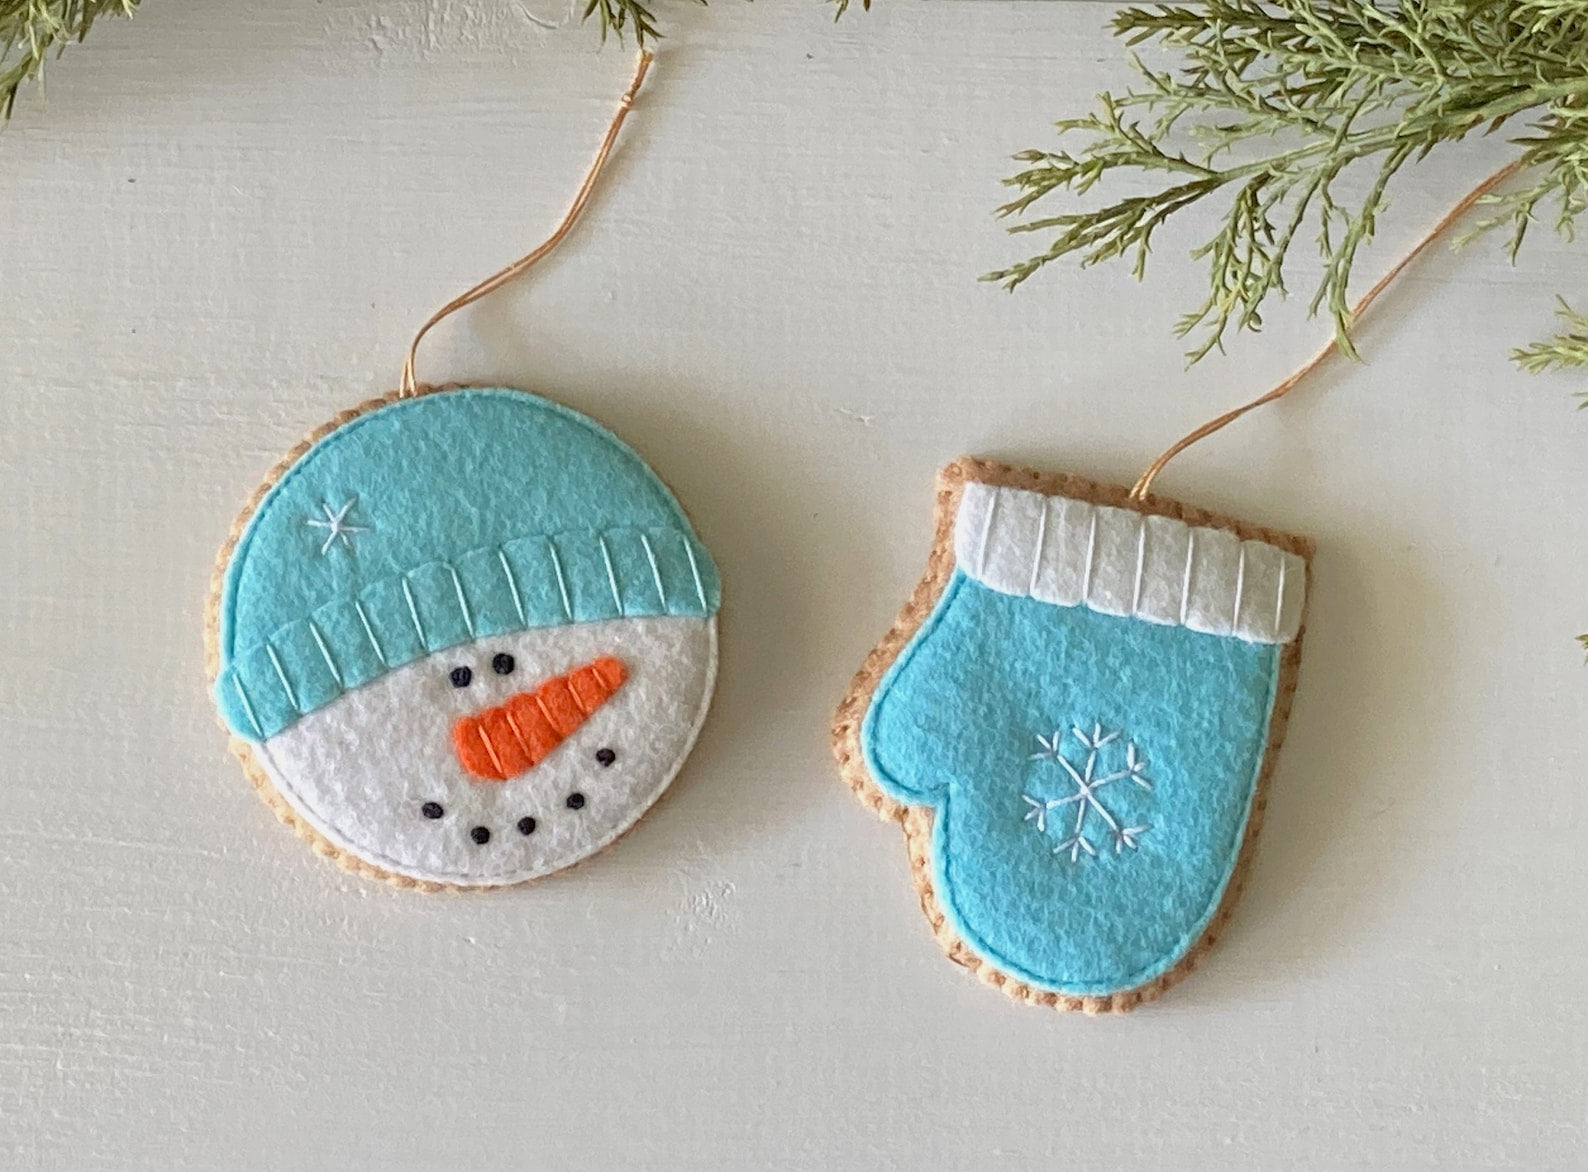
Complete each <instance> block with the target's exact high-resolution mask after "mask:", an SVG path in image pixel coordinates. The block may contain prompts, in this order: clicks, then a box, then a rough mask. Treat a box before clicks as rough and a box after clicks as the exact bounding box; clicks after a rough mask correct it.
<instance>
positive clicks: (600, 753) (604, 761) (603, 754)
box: [595, 749, 618, 769]
mask: <svg viewBox="0 0 1588 1172" xmlns="http://www.w3.org/2000/svg"><path fill="white" fill-rule="evenodd" d="M595 757H596V764H597V765H599V766H601V768H602V769H610V768H611V767H612V763H613V762H614V761H616V760H617V759H618V755H617V753H616V752H614V751H613V750H611V749H597V750H596V755H595Z"/></svg>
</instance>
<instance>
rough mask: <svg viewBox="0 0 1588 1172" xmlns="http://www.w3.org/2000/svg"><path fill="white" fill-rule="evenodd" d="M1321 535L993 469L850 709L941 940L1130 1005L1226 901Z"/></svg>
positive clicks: (1045, 986)
mask: <svg viewBox="0 0 1588 1172" xmlns="http://www.w3.org/2000/svg"><path fill="white" fill-rule="evenodd" d="M1311 554H1312V547H1311V544H1310V543H1309V542H1307V541H1305V540H1304V539H1301V538H1296V537H1291V536H1288V535H1286V534H1281V533H1276V532H1273V531H1271V530H1267V529H1262V528H1260V527H1257V526H1253V525H1247V524H1244V523H1241V522H1237V521H1234V520H1231V519H1229V518H1224V517H1219V516H1215V515H1213V514H1210V513H1206V512H1203V511H1201V510H1197V509H1194V508H1191V507H1189V506H1186V505H1182V504H1179V503H1177V502H1174V501H1170V500H1167V499H1164V498H1159V497H1151V496H1147V497H1144V498H1141V499H1138V498H1137V497H1136V496H1135V495H1134V494H1132V493H1129V492H1127V491H1126V490H1125V489H1123V488H1113V487H1109V486H1105V485H1098V484H1093V483H1091V482H1089V481H1085V480H1082V479H1080V478H1078V477H1070V476H1060V475H1048V474H1042V473H1037V472H1032V471H1029V470H1025V469H1019V468H1012V467H1009V466H1007V465H1001V464H994V463H990V462H986V461H980V460H961V461H959V462H957V463H955V464H953V465H951V466H949V467H948V468H946V469H945V470H944V471H943V473H942V474H941V476H940V478H939V488H938V518H937V541H936V545H935V546H934V549H933V552H932V557H931V560H930V563H929V567H928V570H927V573H926V576H925V577H924V578H923V579H922V581H921V583H920V585H919V586H918V587H917V589H916V592H915V595H914V597H913V598H912V599H911V601H910V602H909V604H908V605H907V606H906V607H905V608H904V611H903V612H902V613H901V615H900V617H899V619H898V621H897V622H896V623H895V625H894V627H893V629H892V631H890V632H889V634H888V636H887V637H886V638H885V639H884V640H883V642H882V643H881V644H880V645H879V646H878V647H877V648H876V649H875V650H874V651H873V652H872V654H871V656H870V658H869V659H868V660H867V662H866V664H865V666H864V667H863V668H862V669H861V671H860V673H859V675H858V676H857V677H856V679H855V682H854V685H853V687H852V689H851V691H850V693H849V696H848V697H847V698H846V699H845V701H844V703H843V705H842V706H841V707H840V708H839V711H838V715H837V719H836V723H835V726H834V746H835V749H836V752H837V756H838V761H839V765H840V768H841V770H842V772H843V775H844V777H845V779H846V780H847V781H848V782H849V784H850V785H851V787H852V788H853V789H854V790H855V791H856V793H857V794H858V795H859V796H860V797H861V798H862V799H863V800H864V801H865V802H866V804H867V805H869V806H871V807H872V808H873V809H874V810H876V811H877V812H879V813H880V814H881V815H882V816H883V817H884V818H887V819H890V820H894V821H897V822H898V823H899V824H900V825H901V826H902V828H903V829H904V831H905V834H906V839H907V844H908V850H909V855H910V861H911V865H912V869H913V871H914V877H915V881H916V886H917V888H918V890H919V892H920V895H921V903H922V908H923V910H924V911H925V912H926V914H927V917H928V919H929V920H930V922H931V924H932V926H933V929H934V931H935V933H936V935H937V937H938V940H939V942H940V943H941V944H942V945H943V947H944V948H945V950H946V951H947V952H948V954H949V956H950V957H951V958H952V959H954V960H956V961H958V962H959V963H961V964H963V965H965V966H967V967H969V968H971V969H973V970H974V971H976V972H977V973H978V974H979V975H981V976H982V977H983V979H985V980H987V981H989V982H990V983H992V984H994V985H997V986H999V987H1001V988H1003V989H1004V990H1005V991H1006V992H1007V993H1009V994H1011V995H1012V996H1015V997H1017V998H1020V999H1022V1000H1025V1001H1029V1002H1033V1003H1036V1004H1040V1005H1047V1006H1052V1007H1055V1008H1060V1009H1080V1010H1084V1011H1087V1012H1094V1013H1095V1012H1102V1011H1119V1010H1127V1009H1130V1008H1133V1007H1134V1006H1136V1005H1138V1004H1140V1003H1141V1002H1142V1001H1145V1000H1148V999H1150V998H1152V997H1155V996H1157V995H1158V994H1159V993H1161V992H1163V990H1164V989H1166V988H1168V987H1169V986H1170V985H1171V984H1173V983H1174V982H1175V981H1176V980H1178V979H1179V978H1180V977H1181V976H1183V975H1184V974H1185V973H1186V972H1187V971H1189V969H1190V968H1191V966H1192V965H1194V964H1195V963H1196V961H1197V960H1198V959H1199V958H1200V956H1201V955H1202V954H1203V953H1204V952H1205V950H1206V949H1207V947H1208V946H1209V945H1210V944H1211V943H1212V942H1213V940H1214V938H1215V936H1216V935H1217V933H1218V930H1219V928H1220V926H1221V924H1222V923H1223V922H1224V921H1225V919H1226V918H1227V917H1228V916H1229V914H1230V911H1231V909H1232V908H1233V906H1234V903H1235V900H1236V897H1237V895H1238V894H1239V891H1240V886H1241V882H1242V879H1243V876H1244V874H1245V871H1246V869H1247V867H1248V866H1249V864H1250V861H1251V857H1252V850H1253V846H1254V844H1255V842H1256V839H1257V833H1258V829H1259V827H1260V825H1261V822H1262V814H1263V804H1264V796H1265V792H1266V788H1267V785H1268V780H1269V777H1270V775H1271V773H1272V772H1273V769H1274V764H1275V760H1276V757H1277V754H1278V751H1279V745H1280V741H1281V739H1282V737H1283V734H1284V727H1285V721H1286V718H1287V715H1288V713H1289V710H1290V702H1291V696H1292V693H1293V691H1294V688H1295V682H1296V669H1297V665H1298V663H1299V659H1300V653H1301V634H1302V620H1303V609H1304V605H1305V600H1306V588H1307V577H1308V566H1309V562H1310V558H1311Z"/></svg>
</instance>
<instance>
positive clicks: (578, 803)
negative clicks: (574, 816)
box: [563, 790, 584, 810]
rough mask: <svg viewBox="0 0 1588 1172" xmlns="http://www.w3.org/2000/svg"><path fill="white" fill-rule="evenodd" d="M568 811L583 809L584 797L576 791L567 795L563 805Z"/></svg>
mask: <svg viewBox="0 0 1588 1172" xmlns="http://www.w3.org/2000/svg"><path fill="white" fill-rule="evenodd" d="M563 804H564V805H566V806H567V807H568V808H569V809H570V810H582V809H584V795H583V794H582V793H579V792H578V791H577V790H576V791H574V792H573V793H571V794H569V795H568V800H567V801H566V802H564V803H563Z"/></svg>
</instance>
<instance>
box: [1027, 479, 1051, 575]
mask: <svg viewBox="0 0 1588 1172" xmlns="http://www.w3.org/2000/svg"><path fill="white" fill-rule="evenodd" d="M1052 500H1053V498H1052V497H1043V498H1042V506H1041V508H1040V510H1039V511H1038V513H1037V553H1036V556H1035V557H1033V558H1032V559H1031V582H1030V584H1029V585H1027V586H1026V593H1027V594H1029V595H1031V597H1032V598H1035V597H1036V596H1037V578H1039V577H1040V576H1041V574H1042V545H1043V543H1044V542H1045V541H1046V540H1047V538H1048V505H1049V504H1050V503H1051V502H1052Z"/></svg>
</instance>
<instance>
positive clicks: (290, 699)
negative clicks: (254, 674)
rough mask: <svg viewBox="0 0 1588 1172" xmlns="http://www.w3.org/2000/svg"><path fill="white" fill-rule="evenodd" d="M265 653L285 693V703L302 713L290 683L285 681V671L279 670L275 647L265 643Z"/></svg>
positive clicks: (279, 663)
mask: <svg viewBox="0 0 1588 1172" xmlns="http://www.w3.org/2000/svg"><path fill="white" fill-rule="evenodd" d="M265 654H266V655H268V656H270V664H271V666H272V667H274V668H275V669H276V678H277V679H278V680H280V681H281V688H282V691H284V692H286V693H287V703H289V704H291V705H292V710H293V711H294V712H296V713H298V714H299V715H302V713H303V709H301V708H299V707H298V697H297V695H296V693H294V692H293V690H292V685H291V684H289V683H288V682H287V673H286V672H284V671H282V670H281V660H279V659H277V658H276V649H275V648H274V647H272V646H271V645H270V644H269V643H266V644H265Z"/></svg>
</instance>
